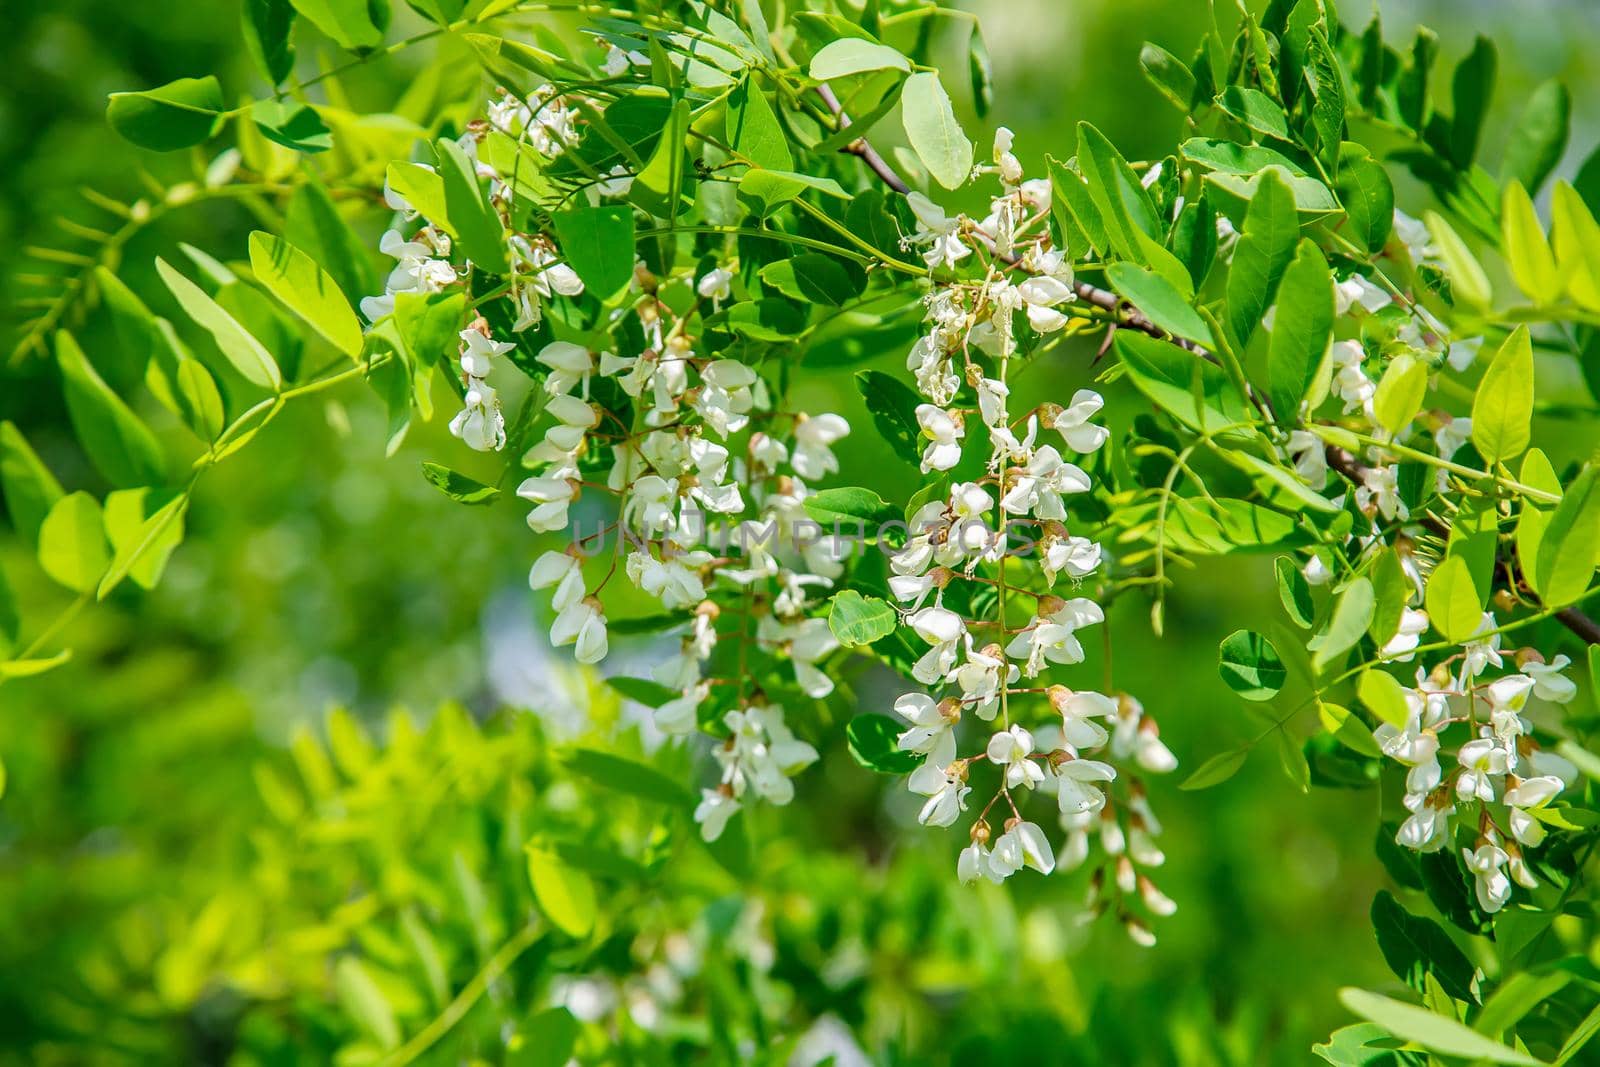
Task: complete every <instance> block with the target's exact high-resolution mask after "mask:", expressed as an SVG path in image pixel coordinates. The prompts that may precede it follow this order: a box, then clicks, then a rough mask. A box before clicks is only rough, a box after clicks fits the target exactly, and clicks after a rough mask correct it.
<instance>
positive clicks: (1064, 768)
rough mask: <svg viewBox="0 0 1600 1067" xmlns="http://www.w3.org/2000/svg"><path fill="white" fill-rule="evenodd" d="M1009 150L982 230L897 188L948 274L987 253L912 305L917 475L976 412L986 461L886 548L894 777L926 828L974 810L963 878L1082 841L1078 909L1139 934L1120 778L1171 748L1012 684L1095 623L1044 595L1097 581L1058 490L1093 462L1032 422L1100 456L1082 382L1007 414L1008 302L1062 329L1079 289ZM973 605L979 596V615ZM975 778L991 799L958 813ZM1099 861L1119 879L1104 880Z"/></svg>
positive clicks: (1135, 840) (1137, 850)
mask: <svg viewBox="0 0 1600 1067" xmlns="http://www.w3.org/2000/svg"><path fill="white" fill-rule="evenodd" d="M1011 148H1012V139H1011V136H1010V134H1009V131H1001V135H1000V136H998V137H997V138H996V143H995V164H994V166H993V167H984V168H980V169H979V173H994V174H997V175H998V176H999V177H1000V179H1001V184H1002V186H1003V192H1002V194H1001V195H1000V196H999V197H997V198H996V199H995V200H994V202H993V205H992V210H991V212H990V214H989V216H988V218H987V219H985V220H984V222H983V223H981V224H972V223H970V222H968V221H967V220H963V219H960V218H956V219H952V218H950V217H948V216H946V215H945V214H944V213H943V212H942V211H941V210H939V208H938V207H937V206H935V205H934V204H933V203H932V202H931V201H928V200H927V199H926V198H925V197H922V196H920V195H919V194H912V197H911V204H912V211H913V213H914V214H915V216H916V218H917V220H918V222H919V226H920V228H919V229H918V230H917V232H916V233H914V234H913V235H912V236H911V238H910V239H909V240H910V243H911V244H912V245H916V246H922V247H924V248H925V249H926V251H925V259H926V261H927V262H928V263H929V265H930V266H935V267H938V268H941V269H945V270H954V269H955V268H957V266H958V265H960V264H962V263H963V262H964V261H966V260H967V259H968V258H969V257H970V256H973V255H974V254H975V253H977V254H979V255H980V256H981V255H983V253H984V252H985V251H986V250H988V251H992V252H993V253H994V257H993V258H992V259H989V260H988V262H987V264H986V266H987V271H988V274H987V275H986V276H984V277H982V278H981V279H978V280H973V281H965V280H962V279H961V278H960V277H959V276H958V277H955V278H951V279H949V280H942V281H941V282H940V283H939V284H937V285H936V286H935V287H934V288H933V290H932V291H931V292H930V293H929V294H928V296H927V297H926V298H925V301H924V303H925V306H926V308H927V322H928V324H929V329H928V332H927V333H926V334H925V335H924V336H923V337H922V338H921V339H919V340H918V341H917V342H916V344H915V345H913V346H912V350H911V353H910V356H909V358H908V360H907V366H908V369H910V370H911V371H912V373H913V377H914V379H915V382H916V385H917V388H918V390H919V391H920V392H921V394H922V396H923V397H924V398H925V402H924V403H922V404H921V405H920V406H918V407H917V408H916V412H915V414H916V421H917V426H918V428H919V430H920V431H921V434H922V440H923V443H922V445H921V446H920V447H921V449H922V454H921V467H922V470H923V472H924V473H927V474H930V475H935V476H938V475H940V474H941V473H942V472H947V471H952V470H957V469H962V470H965V469H967V465H968V459H969V451H970V450H969V448H968V445H969V442H970V440H971V435H969V434H968V432H967V425H968V419H969V418H970V417H971V416H972V415H976V416H977V418H978V419H979V420H981V422H982V424H983V426H984V428H985V429H986V430H987V433H986V434H984V435H983V436H984V437H986V438H987V439H988V444H987V446H986V448H987V454H986V455H985V456H984V457H983V459H982V461H981V462H983V464H984V467H985V468H986V471H987V473H986V474H985V475H984V476H983V477H982V478H981V479H979V480H977V481H969V482H956V483H954V484H950V485H949V487H948V488H947V489H946V490H945V491H944V492H943V494H942V495H941V496H938V497H936V498H935V499H933V500H931V501H929V502H928V503H926V504H923V505H922V506H921V507H920V508H919V509H918V510H917V512H916V513H915V514H914V515H913V516H912V517H911V520H910V522H909V531H908V534H907V537H906V539H905V541H904V543H903V544H902V545H900V546H899V547H898V548H897V549H896V550H895V551H894V552H893V554H892V555H891V556H890V558H889V567H890V571H891V576H890V579H889V589H890V592H891V594H892V595H893V596H894V597H895V599H896V600H898V601H899V602H900V603H901V604H902V605H903V607H902V612H903V617H902V622H903V625H904V626H905V627H906V628H907V629H908V630H909V632H910V634H911V638H910V641H911V644H912V646H913V647H914V648H921V649H923V651H922V652H921V654H920V657H919V658H918V659H917V660H916V662H915V663H914V664H913V665H912V667H911V671H910V673H911V675H912V677H913V678H914V679H915V680H916V681H918V682H920V683H922V684H923V685H924V686H927V687H928V689H927V690H923V691H914V692H909V693H906V694H904V695H902V696H901V697H900V698H899V699H898V700H897V701H896V702H895V705H894V710H895V712H896V714H897V715H898V716H899V717H900V719H901V720H903V722H904V723H905V729H904V730H903V731H902V732H901V733H900V735H899V738H898V744H899V747H900V748H901V749H902V750H903V751H905V752H907V753H911V754H913V755H915V756H916V757H917V758H918V759H919V760H920V763H919V766H918V769H917V770H916V771H914V772H913V773H912V774H911V775H910V776H909V777H908V779H907V785H908V787H909V789H910V790H911V792H912V793H914V794H917V795H918V796H920V797H921V798H923V799H922V801H921V807H920V810H919V812H918V820H919V821H920V822H922V823H923V824H924V825H927V826H952V825H956V824H957V823H959V822H961V821H962V820H963V818H970V820H971V821H970V824H969V827H968V837H969V844H968V845H967V847H966V848H964V849H963V850H962V851H961V854H960V856H959V859H958V861H957V874H958V877H959V878H960V880H961V881H963V882H974V881H978V880H980V879H982V880H987V881H990V882H1003V881H1004V880H1005V879H1007V878H1009V877H1010V876H1011V875H1013V874H1015V873H1017V872H1018V871H1021V870H1022V869H1024V868H1028V869H1031V870H1034V871H1037V872H1039V873H1042V874H1050V873H1051V872H1052V871H1055V870H1057V869H1058V868H1063V867H1064V868H1072V867H1076V866H1079V865H1081V864H1082V863H1083V862H1084V861H1085V860H1086V859H1087V858H1088V856H1089V852H1090V835H1091V834H1094V835H1095V836H1097V837H1098V838H1099V839H1100V842H1101V846H1102V852H1103V854H1104V856H1105V863H1106V864H1107V865H1108V866H1107V867H1103V868H1102V869H1101V870H1100V871H1099V872H1098V873H1097V874H1096V876H1095V884H1096V886H1097V887H1098V889H1097V891H1096V894H1095V897H1094V899H1093V900H1092V902H1091V910H1092V911H1095V912H1098V911H1101V910H1108V909H1109V910H1114V911H1115V913H1116V914H1117V916H1118V918H1119V919H1120V920H1121V921H1122V922H1123V923H1124V925H1125V926H1126V927H1127V928H1128V931H1129V933H1130V935H1131V936H1134V937H1135V938H1136V939H1137V940H1140V941H1142V942H1149V941H1152V940H1153V935H1151V934H1150V931H1149V926H1148V924H1147V922H1146V921H1145V919H1144V918H1143V916H1147V915H1151V916H1159V915H1166V914H1170V913H1171V912H1172V910H1173V907H1174V906H1173V904H1172V901H1171V900H1170V899H1169V898H1167V897H1166V896H1165V895H1164V894H1162V893H1161V891H1160V890H1159V889H1158V888H1157V887H1156V885H1155V883H1154V881H1153V880H1152V879H1151V877H1150V873H1149V872H1150V871H1152V870H1154V869H1155V868H1156V867H1158V866H1160V864H1161V863H1162V862H1163V860H1164V857H1163V856H1162V854H1161V852H1160V850H1159V849H1158V848H1156V847H1155V845H1154V838H1155V836H1156V835H1157V834H1158V833H1159V832H1160V826H1159V824H1158V823H1157V822H1156V820H1155V817H1154V815H1153V814H1152V813H1151V812H1150V810H1149V805H1148V802H1147V800H1146V797H1145V792H1144V788H1143V785H1142V783H1140V781H1139V780H1138V778H1137V777H1134V776H1132V775H1131V774H1128V773H1126V771H1127V770H1128V769H1129V768H1136V770H1137V771H1143V772H1147V773H1153V774H1160V773H1165V772H1167V771H1170V770H1172V769H1173V768H1174V766H1175V765H1176V761H1175V760H1174V759H1173V758H1172V753H1171V752H1170V751H1169V750H1168V749H1167V748H1166V746H1165V745H1163V744H1162V743H1161V742H1160V740H1159V737H1158V734H1157V733H1156V729H1155V723H1154V720H1153V719H1151V718H1150V717H1149V716H1148V715H1146V714H1145V713H1144V711H1143V709H1142V708H1140V706H1139V705H1138V703H1137V702H1136V701H1134V700H1133V699H1132V698H1130V697H1126V696H1121V697H1117V696H1111V695H1106V694H1102V693H1098V692H1094V691H1091V690H1077V689H1072V688H1069V687H1068V686H1066V685H1062V684H1059V683H1056V684H1051V685H1048V686H1037V685H1035V686H1025V685H1021V684H1020V683H1021V682H1022V681H1023V680H1025V679H1035V678H1038V677H1039V676H1041V675H1043V674H1046V673H1047V672H1053V671H1054V670H1055V669H1057V668H1058V667H1064V666H1072V665H1075V664H1080V663H1082V662H1083V660H1084V659H1085V658H1086V653H1085V650H1084V647H1083V645H1082V643H1081V641H1080V638H1079V634H1080V632H1081V631H1083V630H1086V629H1089V628H1092V627H1096V626H1101V625H1103V624H1104V622H1105V616H1104V613H1103V611H1102V610H1101V608H1100V605H1099V604H1097V603H1096V602H1095V601H1094V600H1093V599H1091V598H1089V597H1085V596H1071V597H1062V596H1058V595H1056V594H1055V593H1054V592H1053V591H1052V589H1053V587H1054V586H1055V584H1056V583H1057V582H1058V581H1059V580H1061V579H1062V577H1063V576H1065V577H1067V578H1068V579H1070V580H1071V581H1072V582H1074V583H1076V582H1078V581H1081V580H1083V579H1085V578H1088V577H1090V576H1091V575H1093V573H1094V572H1095V570H1096V569H1097V568H1098V567H1099V566H1100V564H1101V562H1102V560H1103V553H1102V551H1101V548H1100V546H1099V545H1098V544H1097V543H1095V542H1094V541H1092V540H1091V539H1089V538H1087V537H1084V536H1082V535H1081V534H1076V533H1073V532H1072V531H1071V530H1070V529H1069V527H1068V525H1067V523H1068V521H1069V503H1068V502H1069V500H1070V498H1071V497H1072V496H1074V495H1077V494H1082V493H1087V492H1089V491H1090V489H1091V488H1092V481H1091V479H1090V477H1089V475H1088V473H1087V472H1086V471H1085V470H1084V469H1083V468H1082V467H1081V466H1080V465H1078V464H1077V463H1074V462H1072V461H1071V459H1069V458H1068V456H1067V455H1064V454H1063V452H1062V451H1061V450H1060V449H1058V448H1057V447H1056V446H1055V445H1054V444H1046V443H1043V442H1040V441H1039V439H1038V438H1039V434H1040V432H1041V430H1048V431H1054V432H1056V433H1057V434H1059V436H1060V441H1061V442H1062V444H1063V445H1064V446H1065V449H1066V450H1067V451H1068V452H1069V453H1071V454H1072V455H1074V456H1082V455H1084V454H1088V453H1092V452H1094V451H1095V450H1097V449H1099V448H1100V447H1101V446H1102V445H1103V444H1104V443H1105V441H1106V439H1107V437H1108V433H1107V431H1106V429H1105V428H1104V427H1102V426H1099V425H1097V424H1095V423H1094V422H1093V421H1092V419H1093V417H1094V415H1095V414H1096V413H1097V412H1098V411H1099V409H1100V407H1101V399H1100V397H1099V395H1098V394H1096V393H1095V392H1093V391H1092V390H1088V389H1080V390H1078V391H1077V392H1076V393H1075V394H1074V395H1072V396H1071V397H1070V398H1068V399H1067V400H1066V402H1065V403H1045V404H1041V405H1038V406H1037V407H1035V408H1034V409H1033V410H1032V411H1030V412H1028V413H1026V414H1024V415H1023V416H1021V417H1020V418H1019V417H1016V416H1015V415H1014V414H1013V412H1012V410H1011V402H1012V401H1011V388H1010V386H1009V384H1008V377H1009V371H1010V370H1011V369H1012V364H1013V362H1014V361H1015V360H1016V359H1017V358H1018V356H1017V353H1018V351H1019V344H1018V336H1017V334H1016V332H1015V330H1016V325H1015V320H1016V318H1017V314H1016V313H1018V312H1022V313H1024V314H1022V315H1021V318H1022V319H1023V320H1025V321H1026V323H1027V327H1026V328H1027V329H1029V330H1031V331H1033V333H1035V334H1037V335H1043V334H1048V333H1051V332H1054V331H1056V330H1060V329H1061V328H1063V327H1064V326H1065V325H1066V323H1067V321H1068V316H1069V313H1070V312H1069V309H1070V306H1071V304H1072V302H1073V300H1074V299H1075V292H1074V290H1073V288H1072V277H1071V271H1070V269H1069V268H1068V267H1066V266H1065V264H1064V261H1063V259H1062V257H1061V256H1060V255H1059V254H1058V253H1056V252H1055V251H1054V250H1053V249H1051V248H1050V247H1049V244H1048V240H1049V238H1048V235H1047V234H1046V233H1045V231H1044V229H1043V227H1042V226H1041V225H1040V216H1039V212H1038V209H1037V207H1036V206H1035V205H1033V204H1032V203H1031V202H1030V201H1029V197H1030V196H1032V195H1035V194H1036V193H1037V190H1033V189H1030V187H1029V183H1027V182H1026V181H1024V180H1023V174H1022V168H1021V166H1020V165H1019V164H1018V163H1017V160H1016V157H1015V155H1013V154H1012V152H1011ZM1045 202H1046V203H1048V197H1047V196H1046V200H1045ZM1001 257H1005V258H1001ZM980 360H983V362H980ZM963 382H965V383H966V384H967V385H968V387H969V388H970V389H971V395H972V399H971V400H967V399H965V396H964V394H963V392H962V390H961V388H960V386H961V384H962V383H963ZM936 484H938V483H936ZM1019 526H1022V527H1028V528H1030V529H1031V531H1032V535H1033V536H1031V537H1030V538H1027V539H1025V544H1026V547H1021V545H1020V544H1016V543H1013V538H1012V537H1011V536H1010V534H1011V533H1012V532H1013V530H1014V529H1015V528H1017V527H1019ZM1018 540H1019V541H1023V540H1024V539H1018ZM980 592H981V594H982V595H976V594H978V593H980ZM1019 600H1020V601H1025V602H1027V603H1029V604H1030V605H1031V619H1030V621H1028V622H1027V623H1025V624H1023V625H1021V626H1016V625H1009V624H1008V622H1009V620H1011V619H1013V618H1015V617H1016V614H1017V609H1016V608H1015V607H1013V606H1012V605H1014V604H1015V603H1016V602H1017V601H1019ZM953 605H963V606H964V608H965V610H963V609H958V608H957V607H955V606H953ZM968 605H987V607H986V608H985V609H984V610H983V611H981V612H978V611H973V610H972V609H971V608H970V607H966V606H968ZM990 635H993V637H994V639H992V640H991V639H989V637H990ZM972 719H976V720H977V721H979V722H980V723H992V725H991V726H988V727H986V728H985V729H984V730H983V731H981V732H979V733H977V734H973V735H971V736H969V735H968V734H967V733H966V728H964V727H963V725H962V724H963V720H968V721H970V720H972ZM985 764H987V765H988V766H987V767H985ZM1118 764H1121V766H1122V768H1123V771H1124V773H1119V767H1118ZM980 781H981V782H984V783H986V784H985V785H984V788H985V789H986V790H992V792H990V793H989V794H988V796H987V799H986V800H985V802H984V803H983V805H982V807H981V808H980V810H979V812H978V814H977V815H976V816H975V817H972V816H969V815H968V814H967V813H968V811H969V809H970V808H972V807H974V806H975V804H974V802H973V801H972V799H971V796H972V794H973V793H974V791H975V790H976V789H977V788H978V783H979V782H980ZM1118 786H1121V787H1123V788H1125V790H1126V794H1125V799H1124V800H1123V801H1121V802H1117V801H1114V800H1113V799H1112V796H1111V795H1110V791H1111V790H1113V789H1115V788H1117V787H1118ZM1034 793H1046V794H1053V798H1052V800H1051V801H1050V803H1053V805H1054V808H1055V811H1056V813H1057V818H1058V819H1059V820H1060V823H1061V826H1062V828H1063V829H1064V830H1066V832H1067V833H1066V838H1065V840H1064V842H1063V844H1062V848H1061V851H1060V853H1059V855H1058V853H1057V851H1056V850H1055V849H1054V848H1053V847H1052V845H1051V842H1050V839H1049V835H1048V834H1047V833H1046V832H1045V830H1044V829H1043V828H1042V826H1041V825H1040V824H1039V823H1038V822H1034V821H1030V819H1029V817H1028V816H1027V814H1026V813H1025V812H1024V807H1025V806H1026V805H1027V804H1029V803H1030V799H1031V795H1032V794H1034ZM992 812H993V813H995V815H994V818H995V819H997V820H998V821H999V824H998V827H997V826H996V825H995V823H994V822H992V821H991V813H992ZM1108 869H1114V870H1115V872H1117V876H1116V877H1112V878H1107V877H1106V876H1105V875H1106V871H1107V870H1108Z"/></svg>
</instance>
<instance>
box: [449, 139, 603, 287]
mask: <svg viewBox="0 0 1600 1067" xmlns="http://www.w3.org/2000/svg"><path fill="white" fill-rule="evenodd" d="M437 147H438V152H439V177H440V179H441V181H443V183H444V204H445V213H446V214H447V215H448V216H449V225H450V231H451V232H452V233H453V234H455V237H456V240H457V241H458V242H459V243H460V245H461V251H463V252H465V253H466V254H467V258H468V259H470V260H472V262H473V263H474V264H475V265H476V266H478V267H479V268H481V269H484V270H488V271H492V272H494V273H495V274H504V273H505V272H506V246H505V239H504V238H505V232H504V228H503V227H502V226H501V224H500V216H499V215H497V214H496V213H495V210H494V208H492V207H490V206H489V200H488V197H487V196H485V194H484V191H483V188H482V187H481V186H480V185H479V184H478V172H477V169H476V168H475V167H474V166H473V163H472V160H470V159H468V158H467V153H466V151H465V150H463V149H462V147H461V146H460V145H459V144H457V143H456V142H455V141H452V140H450V139H449V138H440V140H439V141H438V142H437ZM628 269H629V272H630V273H631V272H632V270H633V263H632V261H631V260H630V261H629V263H628Z"/></svg>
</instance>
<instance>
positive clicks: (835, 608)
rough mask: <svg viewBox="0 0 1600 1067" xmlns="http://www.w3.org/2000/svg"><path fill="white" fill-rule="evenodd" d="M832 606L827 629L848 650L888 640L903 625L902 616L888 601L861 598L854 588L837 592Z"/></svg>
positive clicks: (869, 597) (870, 597)
mask: <svg viewBox="0 0 1600 1067" xmlns="http://www.w3.org/2000/svg"><path fill="white" fill-rule="evenodd" d="M829 605H830V606H829V608H828V629H830V630H832V631H833V636H835V637H837V638H838V639H839V643H840V644H841V645H844V646H846V647H847V648H855V647H858V646H860V645H870V644H872V643H873V642H874V641H877V640H878V639H879V638H883V637H887V636H889V635H890V634H892V633H894V628H895V626H897V625H898V624H899V622H900V616H899V615H898V614H897V613H896V612H895V610H894V608H893V607H892V606H891V605H890V604H889V603H888V602H887V601H884V600H879V599H878V598H877V597H875V596H862V595H861V594H860V593H858V592H856V591H855V590H854V589H845V590H842V591H841V592H838V593H835V594H834V595H833V598H832V599H831V600H830V601H829Z"/></svg>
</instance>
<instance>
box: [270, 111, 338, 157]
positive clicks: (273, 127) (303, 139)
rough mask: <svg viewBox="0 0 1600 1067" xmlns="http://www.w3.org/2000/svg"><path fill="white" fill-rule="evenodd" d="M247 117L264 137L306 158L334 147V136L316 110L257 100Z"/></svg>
mask: <svg viewBox="0 0 1600 1067" xmlns="http://www.w3.org/2000/svg"><path fill="white" fill-rule="evenodd" d="M250 118H251V120H252V121H254V122H255V124H256V128H257V129H259V130H260V131H261V134H262V136H263V137H265V138H266V139H267V140H269V141H272V142H274V143H276V144H281V145H283V147H285V148H291V149H293V150H294V151H296V152H305V153H306V154H308V155H312V154H315V153H317V152H326V151H327V150H328V149H330V148H332V147H333V134H332V133H331V132H330V131H329V130H328V126H327V123H325V122H323V121H322V116H321V115H319V114H317V109H316V108H314V107H311V106H309V105H307V104H298V103H295V102H293V101H289V100H258V101H256V103H255V104H254V106H252V107H251V108H250Z"/></svg>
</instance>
